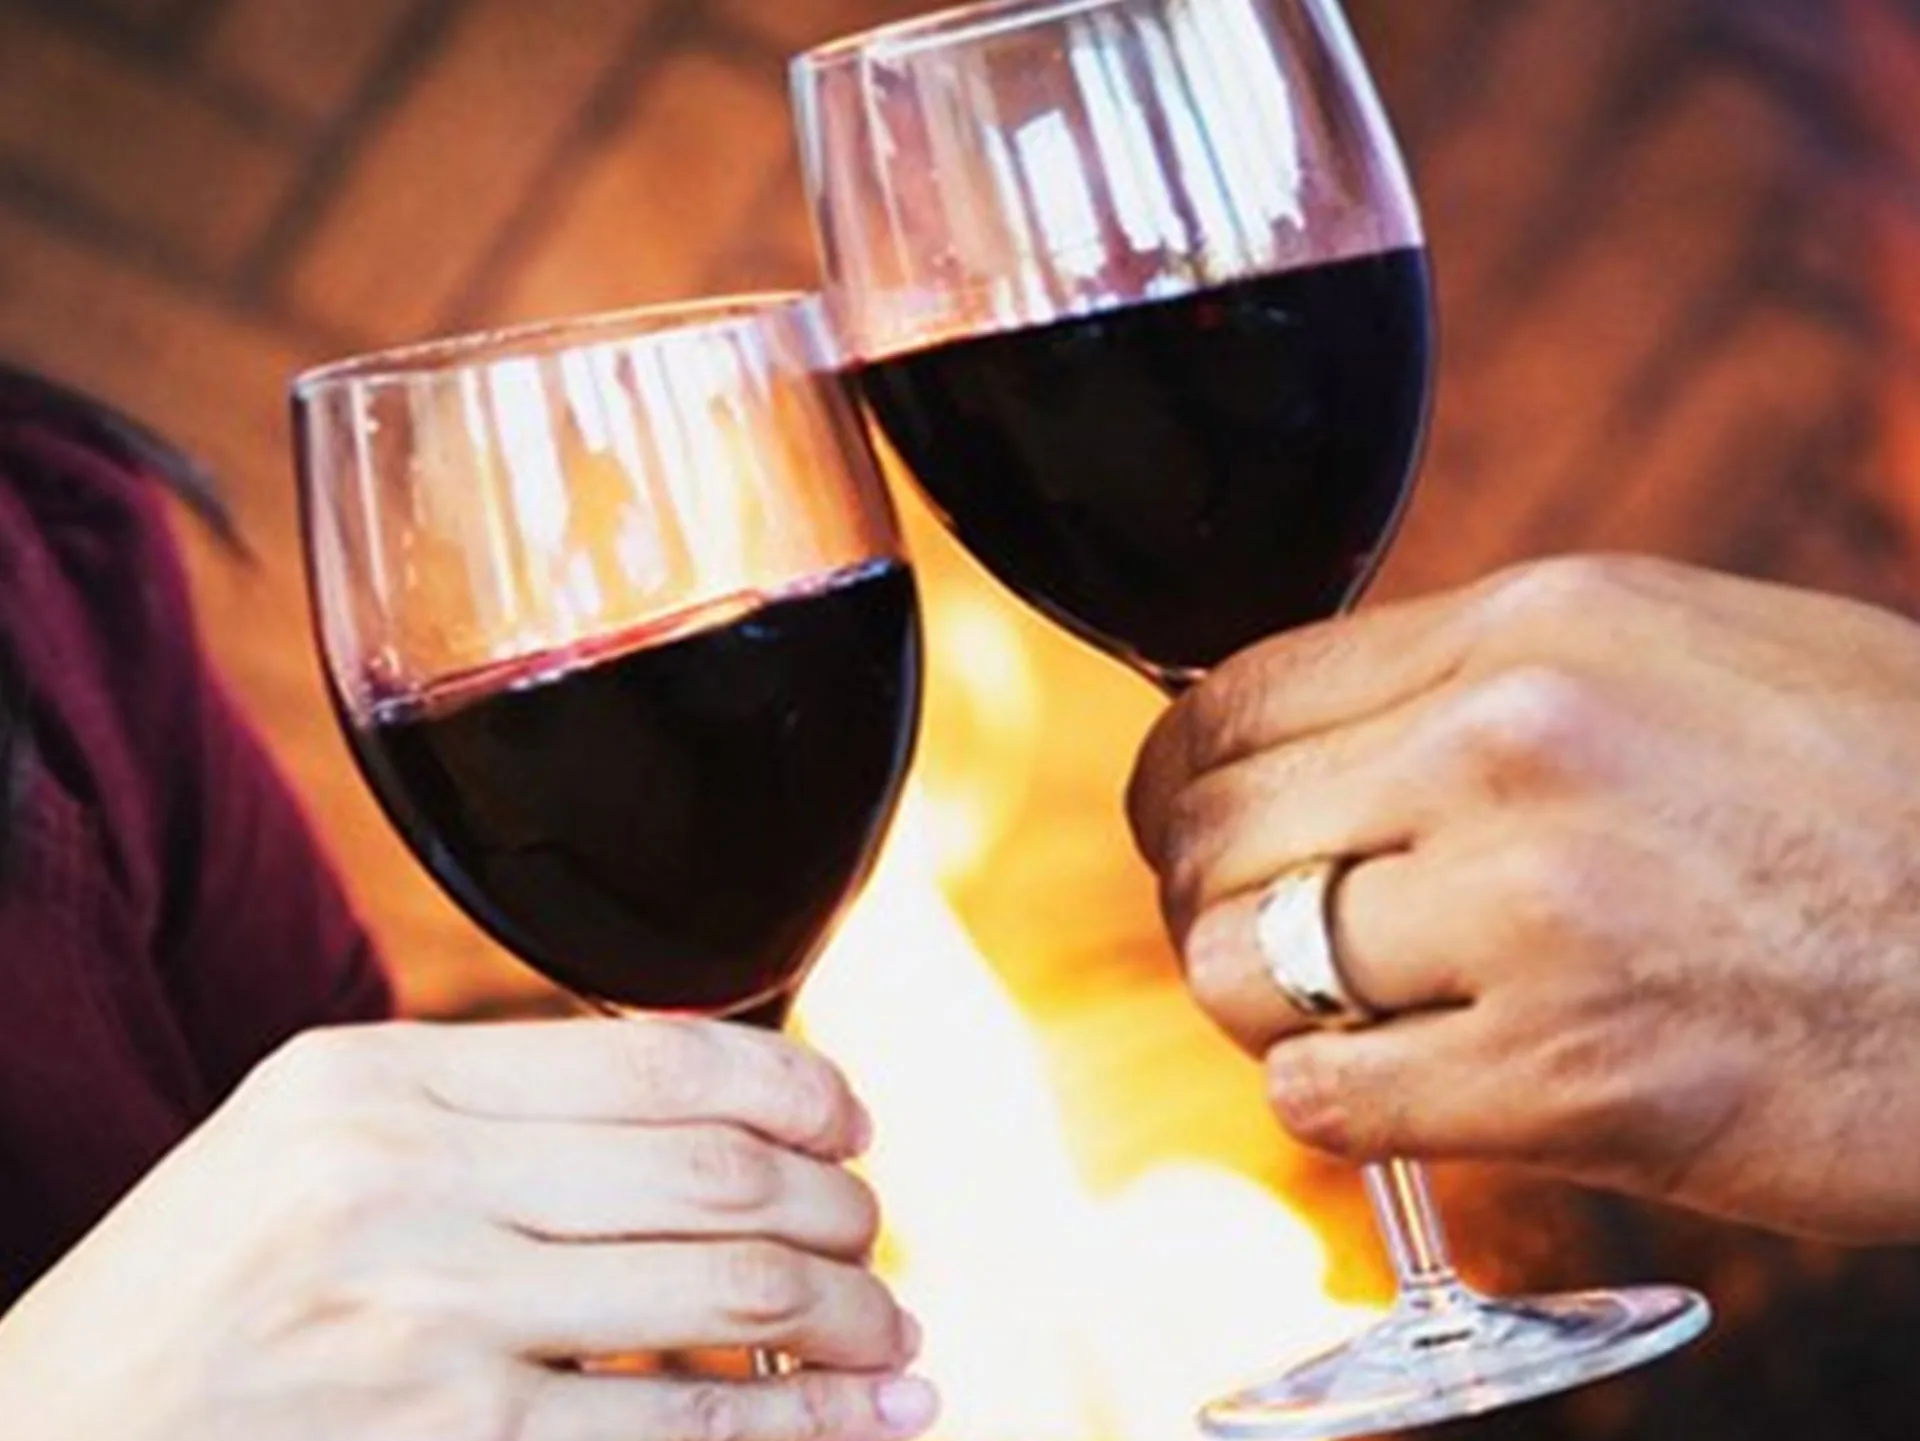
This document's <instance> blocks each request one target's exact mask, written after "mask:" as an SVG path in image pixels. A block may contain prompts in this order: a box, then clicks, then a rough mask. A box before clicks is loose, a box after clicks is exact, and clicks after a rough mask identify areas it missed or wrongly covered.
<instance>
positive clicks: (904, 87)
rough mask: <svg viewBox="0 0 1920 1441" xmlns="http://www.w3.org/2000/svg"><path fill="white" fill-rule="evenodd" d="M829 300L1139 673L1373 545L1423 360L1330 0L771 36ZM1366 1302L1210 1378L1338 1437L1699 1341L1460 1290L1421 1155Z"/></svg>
mask: <svg viewBox="0 0 1920 1441" xmlns="http://www.w3.org/2000/svg"><path fill="white" fill-rule="evenodd" d="M793 82H794V100H795V106H796V111H797V117H798V124H799V131H800V141H801V148H802V162H803V169H804V172H805V177H806V182H807V189H808V199H809V202H810V205H811V207H812V213H813V219H814V223H815V229H816V233H817V239H818V241H819V245H820V250H821V260H822V265H823V268H824V271H825V276H826V298H827V302H828V310H829V314H830V315H831V317H832V320H833V323H834V324H835V326H836V328H837V329H838V331H839V334H840V338H841V344H842V347H843V349H845V350H846V351H847V353H848V355H849V359H850V368H851V373H852V375H853V377H854V380H855V385H856V389H857V390H858V391H859V393H860V395H861V397H862V401H863V404H864V406H865V408H866V410H867V411H868V413H869V416H870V418H871V420H872V422H873V423H874V424H875V425H876V426H877V428H878V429H879V430H880V431H881V432H882V433H883V434H884V435H885V436H886V438H887V439H888V441H889V442H890V443H891V445H892V447H893V449H894V450H895V451H896V452H897V453H898V455H899V457H900V459H901V461H902V462H903V463H904V465H905V467H906V469H907V470H908V471H909V472H910V473H911V475H912V476H913V477H914V479H915V480H916V482H917V483H918V486H919V488H920V489H921V491H922V492H923V493H924V494H925V496H926V497H927V498H928V500H929V501H930V502H931V504H932V505H933V507H934V509H935V510H936V512H937V513H938V514H939V515H940V516H941V518H942V519H943V520H944V521H945V522H946V524H947V526H948V527H949V529H951V531H952V532H953V533H954V535H955V536H956V537H957V538H958V539H959V540H960V542H961V543H962V544H963V545H964V546H966V547H967V549H969V550H970V551H971V552H972V553H973V554H974V555H975V556H976V557H977V558H978V559H979V560H980V561H982V562H983V563H984V564H985V565H986V566H987V568H988V569H989V570H990V571H992V572H993V573H994V574H995V575H996V576H997V577H998V578H999V579H1000V580H1001V581H1002V582H1004V583H1005V584H1007V585H1008V586H1009V587H1011V588H1012V589H1013V590H1014V591H1015V592H1017V593H1018V594H1019V595H1021V596H1022V597H1024V598H1025V599H1026V600H1027V601H1028V602H1029V603H1031V604H1032V605H1034V606H1036V607H1037V608H1038V609H1039V610H1041V611H1042V612H1044V613H1045V614H1046V615H1047V616H1048V617H1050V618H1051V619H1053V620H1054V621H1056V622H1058V623H1059V624H1061V625H1063V626H1065V627H1066V628H1068V629H1069V630H1071V631H1073V632H1075V633H1076V634H1078V635H1079V636H1081V637H1082V638H1083V639H1085V640H1087V641H1089V642H1091V643H1092V644H1094V645H1095V646H1098V647H1100V648H1101V649H1103V650H1105V651H1106V652H1108V653H1110V654H1112V655H1113V656H1115V657H1117V658H1118V659H1120V660H1122V661H1124V662H1126V663H1127V664H1129V665H1131V666H1133V667H1134V668H1135V669H1136V670H1138V671H1140V672H1141V673H1143V674H1144V675H1145V676H1147V677H1148V678H1150V679H1151V680H1152V681H1154V682H1155V683H1157V684H1158V685H1160V686H1161V687H1162V688H1163V689H1164V690H1166V691H1167V692H1168V693H1170V694H1171V693H1177V692H1178V691H1179V690H1180V689H1182V688H1183V687H1185V686H1187V685H1190V684H1191V683H1193V682H1194V681H1196V680H1198V679H1199V678H1200V677H1201V676H1203V675H1204V674H1205V673H1206V671H1207V670H1208V668H1209V667H1211V666H1213V665H1215V664H1217V663H1218V662H1220V661H1221V660H1223V659H1225V658H1226V657H1227V656H1228V655H1230V654H1232V653H1233V652H1235V651H1237V650H1239V649H1240V648H1241V647H1243V646H1245V645H1247V644H1249V643H1251V642H1253V641H1255V640H1257V639H1259V638H1260V637H1262V636H1264V635H1267V634H1270V633H1272V632H1275V631H1279V630H1283V629H1286V628H1288V627H1291V626H1295V625H1300V624H1303V623H1307V622H1312V621H1318V620H1322V619H1325V618H1327V617H1330V616H1332V615H1335V614H1337V613H1339V612H1340V611H1342V610H1343V609H1345V608H1346V607H1347V606H1349V605H1351V604H1352V603H1353V602H1354V601H1355V600H1356V599H1357V597H1358V596H1359V594H1360V592H1361V590H1362V589H1363V588H1364V586H1365V585H1366V583H1367V582H1368V580H1369V579H1370V578H1371V577H1372V575H1373V573H1374V571H1375V569H1376V568H1377V566H1378V564H1379V562H1380V560H1381V558H1382V556H1383V554H1384V552H1385V549H1386V547H1387V545H1388V543H1389V541H1390V539H1391V537H1392V534H1393V531H1394V528H1395V524H1396V522H1397V520H1398V517H1399V515H1400V513H1401V510H1402V507H1403V505H1404V503H1405V499H1406V496H1407V494H1408V492H1409V490H1410V487H1411V483H1412V478H1413V475H1414V472H1415V469H1416V465H1417V460H1418V456H1419V451H1420V446H1421V440H1422V437H1423V433H1424V430H1425V425H1426V417H1427V411H1428V406H1429V401H1430V395H1431V390H1432V385H1433V364H1434V357H1433V321H1432V302H1431V285H1430V278H1429V274H1428V261H1427V252H1426V246H1425V241H1424V237H1423V233H1422V230H1421V224H1420V219H1419V215H1418V211H1417V208H1416V205H1415V201H1414V196H1413V192H1412V187H1411V185H1410V182H1409V180H1408V177H1407V173H1406V170H1405V167H1404V164H1403V161H1402V159H1401V156H1400V153H1399V150H1398V147H1397V144H1396V142H1395V140H1394V137H1393V135H1392V132H1391V129H1390V127H1389V125H1388V122H1387V118H1386V116H1385V114H1384V112H1383V109H1382V107H1381V104H1380V102H1379V100H1378V98H1377V96H1376V94H1375V92H1374V89H1373V86H1372V82H1371V79H1370V77H1369V75H1368V73H1367V70H1366V66H1365V63H1364V61H1363V59H1362V57H1361V54H1360V51H1359V49H1358V46H1357V45H1356V43H1355V41H1354V38H1353V36H1352V34H1351V32H1350V31H1349V29H1348V27H1347V24H1346V21H1345V18H1344V16H1343V15H1342V13H1341V11H1340V10H1339V8H1338V5H1337V4H1336V3H1335V0H1000V3H989V4H984V5H975V6H971V7H967V8H962V9H957V10H951V11H947V12H944V13H939V14H935V15H932V16H928V17H925V18H921V19H918V20H910V21H907V22H904V23H901V24H896V25H890V26H883V27H881V28H879V29H877V30H873V31H870V32H867V33H865V34H862V35H857V36H853V37H850V38H848V39H844V40H840V41H837V42H834V43H832V44H829V45H826V46H823V47H821V48H820V49H817V50H814V51H811V52H809V53H807V54H805V55H803V56H801V57H799V58H798V59H797V60H796V61H795V62H794V66H793ZM1366 1188H1367V1193H1368V1196H1369V1198H1370V1200H1371V1202H1372V1205H1373V1209H1374V1213H1375V1216H1376V1218H1377V1220H1378V1222H1379V1225H1380V1229H1381V1231H1382V1233H1383V1235H1384V1237H1385V1239H1386V1242H1387V1246H1388V1251H1389V1254H1390V1256H1391V1258H1392V1261H1393V1265H1394V1270H1395V1273H1396V1275H1397V1278H1398V1282H1399V1296H1398V1300H1397V1302H1396V1304H1395V1306H1394V1307H1393V1309H1392V1310H1391V1312H1390V1313H1389V1314H1388V1315H1387V1316H1386V1317H1385V1318H1384V1319H1383V1320H1382V1321H1381V1322H1380V1323H1379V1324H1378V1325H1377V1326H1375V1327H1374V1328H1372V1329H1370V1330H1368V1331H1366V1332H1365V1333H1363V1334H1361V1335H1359V1336H1357V1337H1355V1338H1354V1339H1352V1340H1350V1341H1348V1342H1346V1343H1345V1344H1343V1345H1340V1346H1338V1347H1336V1348H1334V1349H1332V1350H1330V1351H1327V1352H1325V1353H1323V1354H1320V1355H1317V1356H1313V1357H1309V1358H1307V1359H1305V1360H1303V1361H1301V1362H1299V1363H1297V1364H1295V1365H1292V1366H1290V1367H1288V1368H1286V1369H1284V1370H1282V1371H1280V1372H1279V1373H1278V1374H1276V1375H1275V1376H1273V1377H1271V1378H1269V1379H1266V1380H1262V1381H1258V1382H1255V1383H1253V1384H1250V1385H1249V1386H1247V1387H1246V1388H1245V1389H1243V1390H1241V1391H1239V1392H1237V1393H1235V1394H1233V1395H1229V1396H1226V1397H1222V1398H1220V1399H1218V1400H1215V1401H1213V1402H1211V1403H1209V1404H1208V1405H1206V1406H1205V1407H1204V1408H1203V1410H1202V1413H1201V1419H1202V1423H1203V1425H1205V1426H1206V1428H1207V1429H1208V1430H1210V1431H1212V1432H1215V1433H1217V1434H1223V1435H1233V1436H1262V1437H1295V1438H1322V1441H1325V1438H1334V1437H1342V1436H1356V1435H1364V1434H1367V1433H1372V1432H1379V1431H1386V1430H1392V1429H1399V1428H1404V1427H1408V1426H1414V1425H1419V1424H1424V1423H1427V1422H1432V1421H1438V1420H1442V1419H1446V1418H1449V1417H1456V1416H1463V1415H1468V1414H1473V1413H1476V1412H1481V1411H1485V1410H1489V1409H1491V1408H1493V1407H1495V1406H1500V1405H1506V1404H1511V1403H1514V1402H1517V1401H1521V1400H1524V1399H1528V1398H1530V1397H1535V1396H1540V1395H1543V1394H1546V1393H1548V1392H1552V1391H1557V1390H1561V1389H1563V1388H1566V1387H1569V1386H1572V1385H1575V1384H1578V1383H1581V1382H1585V1381H1590V1380H1594V1379H1597V1378H1598V1377H1601V1376H1605V1375H1609V1374H1612V1373H1614V1372H1618V1371H1621V1370H1624V1369H1626V1368H1628V1367H1631V1366H1634V1365H1637V1364H1640V1363H1642V1362H1645V1361H1648V1360H1651V1359H1652V1358H1654V1357H1656V1356H1659V1355H1661V1354H1663V1353H1665V1352H1667V1351H1669V1350H1671V1349H1673V1348H1674V1347H1676V1346H1678V1345H1680V1344H1682V1343H1684V1342H1685V1341H1687V1340H1688V1339H1690V1338H1691V1337H1693V1336H1695V1335H1697V1334H1698V1333H1699V1332H1700V1331H1701V1329H1702V1328H1703V1327H1704V1326H1705V1325H1706V1324H1707V1320H1708V1308H1707V1305H1706V1303H1705V1301H1704V1300H1703V1299H1702V1298H1701V1297H1699V1296H1698V1295H1696V1294H1695V1293H1693V1292H1691V1291H1688V1290H1684V1289H1682V1288H1678V1287H1668V1286H1653V1287H1639V1288H1630V1289H1622V1290H1603V1291H1591V1292H1584V1293H1579V1294H1571V1295H1557V1296H1543V1297H1528V1298H1523V1299H1513V1300H1494V1299H1488V1298H1484V1297H1482V1296H1480V1295H1478V1294H1476V1293H1475V1292H1473V1291H1472V1290H1470V1289H1469V1288H1468V1287H1466V1286H1465V1285H1464V1284H1463V1283H1462V1282H1461V1280H1460V1278H1459V1277H1458V1276H1457V1274H1456V1273H1455V1271H1454V1268H1453V1266H1452V1264H1451V1262H1450V1261H1449V1259H1448V1251H1447V1246H1446V1242H1445V1239H1444V1237H1443V1235H1442V1232H1441V1228H1440V1223H1439V1219H1438V1217H1437V1215H1436V1214H1435V1211H1434V1208H1433V1204H1432V1201H1431V1199H1430V1196H1429V1192H1428V1187H1427V1182H1426V1179H1425V1176H1424V1174H1423V1172H1422V1170H1421V1168H1420V1167H1419V1166H1417V1165H1414V1164H1411V1163H1408V1162H1405V1161H1391V1162H1387V1163H1385V1164H1382V1165H1377V1166H1373V1167H1369V1168H1368V1169H1367V1171H1366Z"/></svg>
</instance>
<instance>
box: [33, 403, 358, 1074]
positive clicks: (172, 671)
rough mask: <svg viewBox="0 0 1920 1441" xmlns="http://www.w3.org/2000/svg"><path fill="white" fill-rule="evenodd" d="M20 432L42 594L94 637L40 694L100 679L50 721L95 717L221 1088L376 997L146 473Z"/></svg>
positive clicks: (163, 950)
mask: <svg viewBox="0 0 1920 1441" xmlns="http://www.w3.org/2000/svg"><path fill="white" fill-rule="evenodd" d="M31 448H32V450H34V451H35V452H36V453H37V455H38V458H39V460H40V461H41V462H42V463H41V464H38V465H34V466H32V467H30V468H29V469H28V472H27V474H26V476H25V478H24V480H23V482H22V484H21V487H20V489H21V491H22V493H23V495H24V497H25V498H26V499H28V501H29V503H30V505H31V507H32V509H33V510H34V512H35V514H36V517H37V523H38V525H39V527H40V533H41V536H42V537H43V538H44V539H45V540H46V541H47V542H48V544H49V546H50V549H51V552H52V554H53V555H54V557H55V558H56V564H57V567H58V571H59V572H60V581H61V582H62V583H61V584H60V586H59V589H60V590H62V591H64V592H66V596H67V598H66V599H65V600H63V601H60V602H58V603H57V608H59V609H66V608H67V607H73V608H74V609H76V610H78V611H79V612H82V613H84V614H86V615H87V617H88V619H87V621H86V622H84V623H83V625H82V628H81V629H80V630H79V631H78V632H77V634H78V636H80V637H82V638H83V640H84V644H85V646H86V648H87V649H88V650H91V651H93V652H94V653H93V654H92V655H90V656H82V655H73V654H70V655H69V656H68V657H67V660H68V663H69V664H68V665H67V666H65V667H62V669H63V670H64V671H65V672H66V674H64V675H62V676H60V677H59V678H58V679H55V680H52V681H51V684H50V685H49V687H48V688H49V689H50V690H52V691H53V692H55V694H54V695H53V696H50V697H48V698H49V699H59V698H60V697H61V694H62V693H65V694H68V695H73V696H74V697H75V698H76V699H77V700H79V701H89V700H91V699H92V697H94V696H99V695H100V693H101V692H104V696H102V697H101V699H102V700H103V702H104V704H102V705H88V706H87V707H86V710H88V711H104V712H105V713H106V715H107V716H108V717H109V719H108V720H107V722H106V723H104V724H102V725H100V726H98V727H97V728H90V727H89V726H87V724H86V720H87V716H86V715H85V714H82V713H79V712H78V711H76V712H75V713H73V714H71V715H70V716H69V717H68V719H69V720H70V721H71V722H72V724H71V725H70V726H68V727H65V729H67V730H69V731H71V732H75V733H77V734H79V735H81V736H83V737H85V736H87V735H88V734H89V731H90V730H96V731H97V734H98V737H99V738H98V740H97V741H92V742H91V743H90V745H89V749H90V756H89V764H90V766H91V767H92V768H93V769H95V770H96V771H99V772H100V773H101V780H100V782H99V784H98V785H97V787H96V788H97V789H98V790H99V791H100V792H101V795H100V800H101V802H102V805H103V810H104V814H105V818H106V826H107V829H108V831H109V833H110V834H114V835H121V836H129V837H131V836H136V835H137V836H139V837H141V838H142V839H141V840H140V841H139V842H133V841H128V842H127V843H126V846H125V848H124V852H123V854H124V859H125V862H126V868H127V870H128V871H129V872H130V873H139V872H144V873H145V878H144V883H143V884H138V885H136V886H135V887H134V889H135V890H137V891H141V892H145V893H147V894H148V895H149V896H150V897H151V900H152V904H151V908H150V909H148V908H147V907H144V906H143V907H142V908H141V909H143V910H147V912H148V915H149V918H150V919H149V923H148V924H149V925H150V930H149V939H150V945H151V963H152V964H153V965H154V966H155V967H156V968H157V969H158V971H159V973H160V976H161V977H162V978H163V982H164V985H165V987H166V989H167V991H168V992H169V993H170V995H171V998H172V1005H173V1009H174V1011H175V1016H176V1021H177V1024H178V1026H179V1029H180V1032H181V1033H182V1034H183V1036H184V1038H185V1040H186V1042H187V1044H188V1046H189V1047H190V1049H191V1050H192V1052H193V1054H194V1060H195V1062H196V1063H197V1068H198V1069H199V1071H200V1073H201V1076H202V1078H203V1080H204V1082H205V1084H206V1085H207V1087H208V1089H209V1090H210V1092H211V1093H212V1095H213V1096H214V1097H215V1098H217V1097H218V1096H220V1095H223V1094H225V1092H227V1091H228V1090H230V1089H231V1088H232V1087H233V1086H234V1085H235V1084H237V1083H238V1082H239V1080H240V1079H241V1078H242V1077H244V1076H245V1074H246V1073H247V1071H248V1070H250V1069H251V1068H252V1067H253V1066H254V1065H255V1064H256V1063H257V1062H259V1061H260V1060H262V1059H264V1058H265V1057H266V1056H267V1055H268V1054H269V1053H271V1052H272V1051H273V1050H275V1049H277V1048H278V1047H279V1046H280V1045H281V1044H282V1043H284V1042H285V1041H286V1040H288V1039H290V1038H291V1037H292V1036H294V1035H295V1034H297V1033H299V1032H300V1031H303V1030H307V1029H311V1028H313V1027H316V1026H326V1025H336V1024H341V1023H346V1022H353V1021H363V1020H369V1019H374V1018H378V1017H382V1016H385V1015H386V1014H388V1012H389V1009H390V1006H391V995H390V992H389V989H388V985H387V982H386V979H385V977H384V975H383V973H382V971H381V969H380V966H379V963H378V961H377V959H376V957H375V955H374V950H373V947H372V945H371V943H370V942H369V940H368V937H367V933H366V931H365V929H364V928H363V927H362V926H361V924H360V922H359V920H358V919H357V917H356V916H355V914H354V912H353V910H352V908H351V906H350V905H349V903H348V900H347V897H346V894H345V891H344V889H343V887H342V885H341V884H340V881H339V879H338V877H337V876H336V874H335V873H334V871H333V869H332V867H331V865H330V864H329V862H328V860H327V858H326V856H325V855H324V854H323V852H322V849H321V847H320V845H319V843H318V841H317V839H316V836H315V834H314V831H313V829H312V827H311V826H310V825H309V823H308V820H307V817H306V816H305V814H304V812H303V810H302V808H301V806H300V804H299V803H298V801H297V800H296V798H295V796H294V794H293V792H292V790H291V788H290V787H289V786H288V785H287V783H286V781H285V779H284V778H283V776H282V774H281V772H280V770H279V768H278V767H277V766H276V765H275V764H274V762H273V760H272V759H271V757H270V756H269V754H268V752H267V749H266V747H265V746H264V745H263V744H262V742H261V739H260V737H259V736H258V735H257V734H256V733H255V732H254V730H253V729H252V728H251V726H250V725H249V724H248V723H247V721H246V720H245V719H244V717H243V716H242V715H241V714H240V712H239V710H238V709H237V708H236V706H235V705H234V703H233V701H232V700H231V698H230V697H229V696H228V694H227V692H226V690H225V688H224V687H223V686H222V684H221V683H220V681H219V680H218V678H217V677H216V676H215V674H214V671H213V668H212V666H211V665H210V664H209V662H208V658H207V655H206V653H205V651H204V649H203V647H202V645H201V643H200V639H199V637H198V634H197V631H196V626H195V619H194V614H193V607H192V602H191V599H190V595H189V591H188V586H187V581H186V576H185V572H184V569H183V567H182V565H181V563H180V559H179V556H178V553H177V551H176V549H175V547H174V543H173V537H172V533H171V530H170V528H169V522H168V518H167V515H166V513H165V512H166V509H167V507H166V504H165V502H164V499H163V486H162V483H161V482H160V481H158V480H157V479H155V478H154V477H152V476H150V475H145V474H142V473H140V472H139V470H138V468H137V467H132V466H128V465H124V464H117V463H115V461H114V459H113V458H112V457H110V456H107V455H103V454H102V452H101V451H100V449H99V448H98V447H97V446H87V445H81V444H76V443H74V442H73V441H72V440H71V438H70V437H68V436H65V435H61V434H58V433H55V434H48V433H46V432H44V431H43V432H42V433H41V434H40V435H39V436H37V437H35V440H34V443H33V445H32V446H31ZM189 523H192V522H189ZM285 643H286V644H289V645H304V644H307V643H308V641H307V638H306V636H305V635H304V634H302V635H294V636H289V637H287V638H286V642H285ZM76 661H79V662H90V664H84V665H83V669H84V671H86V672H90V673H91V675H92V677H93V681H94V682H95V683H96V684H97V686H98V690H97V691H91V692H89V691H87V690H86V688H85V687H84V686H82V685H80V684H79V683H78V674H77V673H76V672H75V671H74V670H73V669H72V663H73V662H76ZM83 743H86V742H83ZM120 744H124V745H125V747H126V749H127V762H128V763H127V765H126V766H125V768H124V770H123V771H122V772H121V773H120V774H119V775H118V776H116V775H115V774H114V773H113V772H112V771H110V770H107V769H106V767H107V762H108V759H109V757H110V756H111V755H112V753H114V752H116V751H118V750H119V745H120ZM131 959H132V958H123V961H122V964H126V963H127V962H129V961H131Z"/></svg>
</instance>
